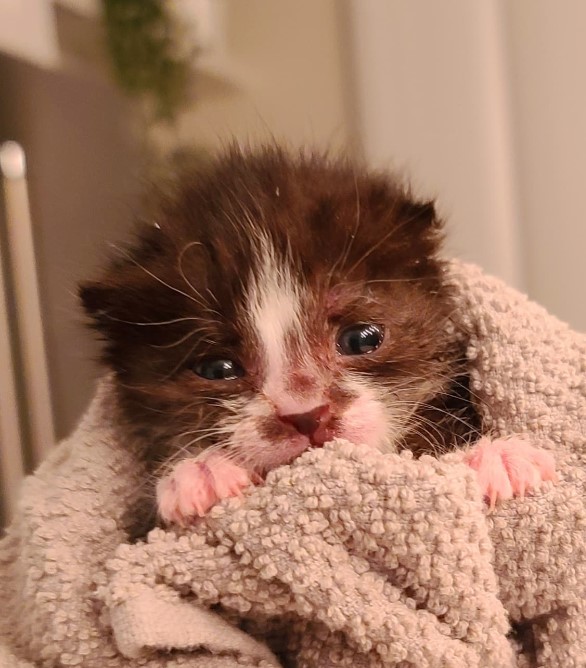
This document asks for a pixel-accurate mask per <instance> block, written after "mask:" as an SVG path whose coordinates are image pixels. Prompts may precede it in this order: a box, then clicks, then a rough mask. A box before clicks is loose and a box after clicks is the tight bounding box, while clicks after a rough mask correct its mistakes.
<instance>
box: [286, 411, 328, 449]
mask: <svg viewBox="0 0 586 668" xmlns="http://www.w3.org/2000/svg"><path fill="white" fill-rule="evenodd" d="M330 418H331V413H330V407H329V406H327V405H323V406H318V407H317V408H314V409H313V410H311V411H309V412H307V413H296V414H294V415H279V420H281V421H282V422H285V423H286V424H290V425H293V426H294V427H295V429H297V431H298V432H299V433H300V434H303V435H304V436H309V438H310V440H311V442H312V443H313V445H323V444H324V443H325V442H326V440H328V436H330V434H329V432H328V429H327V426H328V424H329V422H330Z"/></svg>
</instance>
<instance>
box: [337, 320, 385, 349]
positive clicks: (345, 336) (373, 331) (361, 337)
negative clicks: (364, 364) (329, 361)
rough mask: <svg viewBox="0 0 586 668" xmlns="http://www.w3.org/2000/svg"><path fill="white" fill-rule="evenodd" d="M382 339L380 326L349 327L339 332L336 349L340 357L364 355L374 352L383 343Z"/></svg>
mask: <svg viewBox="0 0 586 668" xmlns="http://www.w3.org/2000/svg"><path fill="white" fill-rule="evenodd" d="M383 337H384V332H383V328H382V327H381V326H380V325H374V324H372V323H360V324H357V325H350V327H346V329H343V330H342V331H341V332H340V335H339V336H338V342H337V347H338V350H339V351H340V352H341V353H342V355H365V354H367V353H371V352H373V351H374V350H376V349H377V348H378V347H379V346H380V344H381V343H382V342H383Z"/></svg>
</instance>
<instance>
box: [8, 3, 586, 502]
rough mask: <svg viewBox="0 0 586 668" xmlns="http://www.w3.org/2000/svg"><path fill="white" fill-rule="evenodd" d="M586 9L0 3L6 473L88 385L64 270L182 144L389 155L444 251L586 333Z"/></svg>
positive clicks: (86, 352)
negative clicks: (268, 141) (437, 218)
mask: <svg viewBox="0 0 586 668" xmlns="http://www.w3.org/2000/svg"><path fill="white" fill-rule="evenodd" d="M585 25H586V3H584V2H583V0H558V2H551V0H515V1H514V2H511V1H508V0H483V1H482V2H470V0H442V2H436V0H55V1H54V2H53V1H51V0H0V143H1V142H7V141H15V142H18V143H19V145H20V146H21V147H22V148H23V149H24V151H25V155H26V162H27V178H26V180H25V179H24V178H23V177H24V164H23V163H22V156H21V155H20V154H19V152H18V150H19V149H18V147H15V146H14V145H12V144H10V145H8V148H7V147H6V145H4V146H5V149H6V151H5V155H4V158H5V159H4V165H3V169H4V200H5V201H4V206H3V207H2V214H0V215H2V221H0V222H1V225H0V250H1V253H0V260H1V262H2V272H1V273H0V279H1V281H0V299H3V300H4V304H0V309H1V310H2V314H3V315H2V318H0V339H2V341H0V353H1V355H2V357H1V358H0V404H1V405H0V423H1V424H0V427H1V429H2V431H0V455H2V456H1V457H0V466H2V467H3V475H4V480H5V485H6V486H8V485H9V484H10V482H6V481H10V480H15V479H16V478H17V477H18V475H19V474H20V473H19V472H22V470H29V469H30V468H31V466H32V465H33V464H34V463H35V461H36V460H38V459H39V458H40V457H41V456H42V453H43V452H44V451H45V450H46V448H47V447H50V444H51V442H52V441H53V439H54V438H61V437H63V436H64V435H66V433H67V432H68V431H69V430H71V428H72V427H73V426H74V424H75V422H76V420H77V419H78V417H79V416H80V414H81V413H82V411H83V409H84V407H85V406H86V404H87V402H88V401H89V398H90V397H91V394H92V391H93V386H94V381H95V378H96V375H97V370H96V367H95V365H94V364H93V361H92V360H93V359H94V358H95V357H96V344H95V342H94V341H93V340H92V336H91V335H90V334H88V332H86V331H84V330H83V327H82V325H81V322H82V320H81V317H80V314H79V310H78V306H77V303H76V297H75V290H76V284H77V282H78V281H79V280H80V279H82V278H87V277H88V276H92V275H95V272H96V269H97V267H98V266H100V265H101V264H102V263H103V260H104V258H105V257H106V256H107V255H108V250H109V244H111V243H116V242H119V241H121V240H122V239H124V238H126V237H127V234H128V230H129V227H130V225H131V222H132V211H133V209H134V208H135V206H136V205H137V202H138V201H139V199H140V193H141V188H142V183H143V181H142V178H143V175H144V174H145V173H148V174H150V175H151V176H152V175H153V174H155V175H156V170H157V169H158V168H159V166H160V165H162V164H164V160H165V159H167V158H168V157H169V156H173V155H176V154H177V153H179V152H180V151H181V149H182V147H183V146H184V145H186V144H189V145H191V146H193V147H194V148H195V150H196V154H197V156H198V159H202V160H204V159H205V157H206V155H209V154H210V153H211V152H213V151H214V150H216V149H217V148H218V147H220V146H222V145H224V144H225V143H226V142H227V141H228V140H229V139H230V138H231V137H233V136H234V137H236V138H237V139H238V140H239V141H242V142H245V143H249V144H255V143H257V142H260V141H262V140H263V138H267V137H269V138H277V139H278V140H282V141H285V142H287V143H288V144H290V145H292V146H297V145H317V146H319V147H325V146H334V147H339V148H342V149H344V150H347V151H350V152H351V153H353V154H355V155H357V156H360V157H364V158H366V160H367V161H368V162H369V163H371V164H373V165H376V166H384V167H390V168H393V169H397V170H399V171H401V172H402V173H404V174H407V175H408V176H409V178H410V180H411V182H412V183H413V185H414V187H415V190H416V192H418V193H420V194H421V195H424V196H434V197H437V201H438V206H439V210H440V212H441V214H442V215H443V216H444V217H445V218H446V219H447V221H448V226H449V228H448V229H449V249H450V253H451V254H454V255H457V256H459V257H461V258H464V259H466V260H471V261H474V262H476V263H478V264H480V265H481V266H482V267H484V268H485V269H486V270H488V271H489V272H492V273H494V274H497V275H498V276H501V277H502V278H504V279H505V280H506V281H508V282H509V283H511V284H512V285H514V286H516V287H518V288H519V289H521V290H523V291H525V292H527V293H528V294H529V295H530V296H531V297H532V298H534V299H536V300H538V301H540V302H541V303H542V304H543V305H545V306H546V307H547V308H548V309H549V310H550V311H552V312H553V313H554V314H556V315H558V316H559V317H560V318H562V319H564V320H566V321H568V322H569V323H570V324H571V325H572V326H573V327H575V328H578V329H582V330H586V300H584V298H583V286H584V284H585V282H586V261H584V258H583V257H582V253H583V252H584V249H585V247H586V243H585V242H586V224H585V223H586V196H585V192H584V191H585V190H586V183H585V181H586V178H585V177H586V77H585V76H584V70H585V67H586V40H585V39H584V26H585ZM27 202H28V203H30V215H29V213H28V212H27ZM29 221H30V226H29ZM27 230H28V232H27ZM2 292H3V294H1V293H2ZM37 302H38V305H39V307H38V308H39V309H40V313H41V315H42V319H41V320H38V322H37V324H35V313H37V314H38V310H35V309H36V304H37ZM27 339H28V342H27ZM39 341H40V342H41V345H39ZM27 346H28V347H27ZM45 359H46V360H47V362H46V363H45V362H44V360H45ZM1 397H4V399H3V400H2V398H1ZM47 397H50V402H49V399H47ZM31 416H32V417H31ZM14 439H20V442H21V443H24V444H25V445H24V447H23V448H21V450H20V451H19V452H21V451H22V452H24V453H25V454H24V456H23V455H21V454H19V455H17V458H19V459H18V461H16V462H15V459H14V457H15V455H14V453H13V454H12V455H9V453H8V449H9V445H8V444H9V442H13V441H14ZM8 494H9V493H8ZM5 505H6V504H5ZM5 512H8V511H5Z"/></svg>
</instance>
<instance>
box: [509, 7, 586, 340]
mask: <svg viewBox="0 0 586 668" xmlns="http://www.w3.org/2000/svg"><path fill="white" fill-rule="evenodd" d="M505 7H506V20H507V26H508V42H509V61H508V62H509V66H510V73H511V83H512V91H513V100H514V109H515V147H516V151H517V167H518V180H519V186H520V188H519V197H520V203H521V212H522V231H523V234H522V238H523V254H524V257H525V270H526V275H527V283H528V286H529V288H530V291H531V294H532V296H534V297H535V298H536V299H537V300H539V301H540V302H542V303H543V304H544V305H545V306H547V307H548V308H549V309H550V310H552V311H553V312H554V313H556V314H557V315H559V316H560V317H562V318H563V319H565V320H567V321H569V322H570V323H571V324H573V325H574V327H576V328H579V329H581V330H582V331H586V298H585V297H584V291H585V288H586V261H585V259H584V255H585V253H586V38H585V27H586V2H584V1H583V0H562V1H559V2H551V1H550V0H515V1H514V2H508V3H506V5H505Z"/></svg>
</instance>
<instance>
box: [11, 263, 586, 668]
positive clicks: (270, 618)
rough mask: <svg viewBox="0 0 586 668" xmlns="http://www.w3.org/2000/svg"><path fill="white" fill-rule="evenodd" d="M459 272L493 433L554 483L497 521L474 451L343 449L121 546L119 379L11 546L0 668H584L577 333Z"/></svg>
mask: <svg viewBox="0 0 586 668" xmlns="http://www.w3.org/2000/svg"><path fill="white" fill-rule="evenodd" d="M451 271H452V280H453V281H454V283H455V284H456V286H457V289H458V294H459V297H458V310H457V313H456V315H455V323H456V324H455V328H454V336H458V337H463V338H464V339H465V340H466V342H467V349H468V360H469V368H470V373H471V375H472V388H473V391H474V393H475V397H476V400H477V402H478V409H479V410H480V411H481V413H482V417H483V429H484V431H485V432H486V433H490V434H491V435H508V434H513V433H514V434H521V433H523V434H527V435H528V438H530V439H531V440H532V442H533V443H534V444H536V445H539V446H541V447H544V448H547V449H550V450H551V451H553V452H554V454H555V457H556V461H557V466H558V473H559V478H560V480H559V482H558V483H557V484H556V485H553V484H552V483H547V484H546V485H545V486H544V487H543V488H542V489H540V490H539V491H538V492H536V493H535V494H533V495H530V496H528V497H527V498H525V499H524V500H521V499H514V500H511V501H507V502H504V503H502V504H500V505H499V506H498V507H497V509H496V511H495V512H493V513H492V514H489V513H488V512H487V509H486V506H485V504H484V503H483V500H482V499H481V498H480V493H479V489H478V486H477V484H476V480H475V473H474V472H473V471H471V470H470V469H469V468H468V467H467V466H465V465H464V464H463V463H462V453H454V454H451V455H446V456H445V457H442V458H440V459H434V458H431V457H424V458H422V459H420V460H414V459H413V458H411V457H410V456H408V455H407V454H402V455H382V454H379V453H374V452H368V453H367V452H365V451H364V449H363V448H361V447H360V446H359V445H353V444H349V443H343V442H333V443H330V444H328V445H326V447H324V448H323V449H320V450H313V451H309V452H307V453H306V454H305V455H303V456H302V457H300V458H299V459H298V460H297V461H295V462H294V464H292V465H291V466H284V467H281V468H280V469H277V470H275V471H274V472H272V473H271V474H269V476H268V478H267V481H266V484H264V485H263V486H261V487H258V488H254V489H252V490H250V491H249V492H248V493H247V494H246V497H245V499H244V500H243V501H242V502H241V501H239V500H236V499H233V500H230V501H227V502H224V503H223V504H221V505H220V506H218V507H216V508H214V509H213V510H212V512H211V513H210V515H209V517H207V518H206V519H205V521H201V522H200V523H199V524H198V525H197V526H195V527H194V528H193V529H190V530H176V531H162V530H159V529H157V530H155V531H153V532H151V534H150V535H149V537H148V540H147V541H146V542H144V543H138V544H135V545H130V544H127V543H126V541H125V534H124V530H123V528H122V515H123V513H124V511H125V509H126V507H127V506H128V504H129V502H130V499H131V498H132V497H133V494H134V493H135V491H136V489H137V488H138V487H139V486H140V484H141V481H142V480H143V479H144V471H143V470H142V469H141V467H140V466H139V465H138V464H137V462H136V461H134V460H133V457H132V455H131V452H132V449H131V448H128V447H127V446H128V444H127V443H126V442H124V439H123V438H122V436H121V435H120V433H119V431H118V427H117V425H116V423H115V420H114V419H113V416H114V415H115V413H116V411H115V407H114V406H113V405H112V401H113V399H112V396H111V392H110V391H109V381H108V379H106V380H104V381H103V382H102V384H101V386H100V389H99V392H98V394H97V396H96V398H95V400H94V402H93V404H92V406H91V407H90V409H89V411H88V413H87V415H86V416H85V418H84V419H83V420H82V422H81V424H80V426H79V427H78V429H77V430H76V432H75V433H74V434H73V435H72V436H71V437H70V438H69V439H68V440H66V441H65V442H63V443H62V444H61V445H60V446H59V447H58V448H57V449H56V450H55V451H54V453H52V455H51V456H50V457H49V459H48V460H47V461H46V462H45V463H44V464H43V465H42V466H41V467H40V468H39V469H38V471H37V472H36V473H35V475H34V476H32V477H30V478H28V479H27V480H26V482H25V485H24V488H23V491H22V500H21V504H20V510H19V513H18V516H17V517H16V519H15V521H14V524H13V526H12V527H11V528H10V530H9V532H8V534H7V536H6V537H5V538H4V539H3V540H2V541H1V542H0V666H1V667H3V668H4V667H15V668H24V667H26V666H88V667H96V668H107V667H109V666H111V667H113V668H114V667H116V668H118V667H123V666H128V667H134V666H149V667H153V668H154V667H155V666H157V667H159V666H160V667H163V666H165V667H174V666H192V667H194V668H212V667H213V668H229V667H235V666H248V667H251V666H256V667H259V668H260V667H263V666H264V667H267V668H268V667H269V666H291V667H298V668H305V667H307V668H309V667H318V668H327V667H328V666H354V667H356V668H360V667H368V668H375V667H379V666H389V667H391V666H397V667H398V666H401V667H405V668H406V667H408V666H416V667H417V668H428V667H432V666H437V667H440V666H442V667H444V668H447V667H452V668H459V667H463V666H466V668H473V667H479V668H480V667H483V668H486V667H493V666H494V667H495V668H508V667H512V666H543V667H545V666H547V667H550V666H556V667H557V666H560V667H561V666H563V667H564V668H575V667H577V666H586V496H585V494H584V491H585V485H586V466H585V465H584V458H585V456H586V338H585V337H584V336H582V335H580V334H576V333H574V332H572V331H571V330H570V329H569V328H568V327H567V326H566V325H564V324H562V323H560V322H559V321H557V320H556V319H555V318H553V317H552V316H550V315H548V314H547V313H546V312H545V311H544V310H543V309H542V308H540V307H539V306H537V305H535V304H533V303H531V302H529V301H528V300H527V299H526V298H525V297H523V296H521V295H519V294H518V293H516V292H515V291H513V290H511V289H509V288H507V287H506V286H504V285H503V284H502V283H500V282H499V281H497V280H495V279H492V278H489V277H486V276H485V275H484V274H482V273H481V272H480V271H479V270H478V269H476V268H474V267H471V266H467V265H460V264H454V265H453V266H452V269H451Z"/></svg>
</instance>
